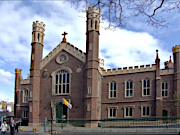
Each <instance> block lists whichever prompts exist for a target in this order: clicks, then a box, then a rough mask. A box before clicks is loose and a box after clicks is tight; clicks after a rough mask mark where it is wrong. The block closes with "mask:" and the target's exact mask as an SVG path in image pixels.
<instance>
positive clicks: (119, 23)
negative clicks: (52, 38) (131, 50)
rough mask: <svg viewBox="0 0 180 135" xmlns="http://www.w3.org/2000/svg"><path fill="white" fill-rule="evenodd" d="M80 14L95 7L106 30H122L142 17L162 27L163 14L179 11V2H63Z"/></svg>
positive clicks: (122, 0) (135, 0)
mask: <svg viewBox="0 0 180 135" xmlns="http://www.w3.org/2000/svg"><path fill="white" fill-rule="evenodd" d="M63 1H64V2H69V3H70V4H71V5H72V6H74V7H75V8H76V9H78V10H79V11H80V12H86V9H87V7H93V6H96V7H98V8H100V10H101V20H102V21H103V20H107V21H108V22H109V26H108V27H107V28H117V27H118V28H123V27H125V26H126V23H127V20H128V19H130V18H132V17H143V19H144V20H145V21H146V22H147V24H148V25H151V26H153V27H161V28H162V27H164V26H167V25H168V23H167V21H166V18H165V17H163V13H168V12H170V11H172V10H177V11H178V12H179V11H180V8H179V7H180V0H63Z"/></svg>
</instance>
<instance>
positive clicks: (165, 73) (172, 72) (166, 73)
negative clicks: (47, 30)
mask: <svg viewBox="0 0 180 135" xmlns="http://www.w3.org/2000/svg"><path fill="white" fill-rule="evenodd" d="M170 74H174V69H173V68H172V69H161V70H160V75H170Z"/></svg>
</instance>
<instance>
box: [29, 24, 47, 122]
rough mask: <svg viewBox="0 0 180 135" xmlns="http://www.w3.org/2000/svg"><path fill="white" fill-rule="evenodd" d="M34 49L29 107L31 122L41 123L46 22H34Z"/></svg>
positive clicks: (32, 51)
mask: <svg viewBox="0 0 180 135" xmlns="http://www.w3.org/2000/svg"><path fill="white" fill-rule="evenodd" d="M32 27H33V28H32V43H31V46H32V49H31V66H30V95H32V97H30V100H29V107H30V108H32V109H31V110H32V111H31V112H29V124H30V125H38V124H39V103H40V62H41V60H42V55H43V43H44V36H45V35H44V31H45V24H44V23H43V22H41V23H39V21H36V22H33V25H32Z"/></svg>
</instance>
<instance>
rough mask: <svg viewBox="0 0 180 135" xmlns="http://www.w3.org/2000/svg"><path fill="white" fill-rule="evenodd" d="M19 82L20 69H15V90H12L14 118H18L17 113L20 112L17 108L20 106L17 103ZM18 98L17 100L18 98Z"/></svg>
mask: <svg viewBox="0 0 180 135" xmlns="http://www.w3.org/2000/svg"><path fill="white" fill-rule="evenodd" d="M20 80H21V69H18V68H16V69H15V88H14V89H15V90H14V114H15V118H17V117H18V115H17V114H18V113H19V111H20V106H17V105H18V104H20V103H19V102H18V99H19V98H20V93H19V91H20ZM18 97H19V98H18Z"/></svg>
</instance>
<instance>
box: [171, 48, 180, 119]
mask: <svg viewBox="0 0 180 135" xmlns="http://www.w3.org/2000/svg"><path fill="white" fill-rule="evenodd" d="M172 51H173V61H174V96H176V97H175V98H176V99H177V102H176V103H175V106H176V109H175V111H173V113H174V114H173V115H176V116H177V117H179V116H180V113H179V112H180V110H179V103H178V102H179V97H180V85H179V84H180V45H176V46H174V47H173V48H172Z"/></svg>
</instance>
